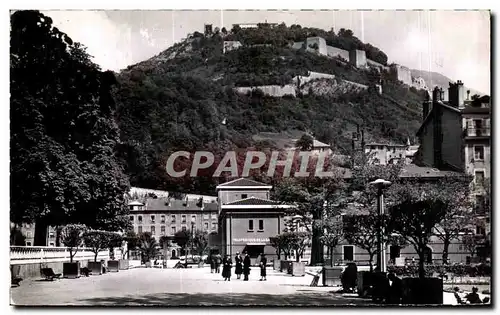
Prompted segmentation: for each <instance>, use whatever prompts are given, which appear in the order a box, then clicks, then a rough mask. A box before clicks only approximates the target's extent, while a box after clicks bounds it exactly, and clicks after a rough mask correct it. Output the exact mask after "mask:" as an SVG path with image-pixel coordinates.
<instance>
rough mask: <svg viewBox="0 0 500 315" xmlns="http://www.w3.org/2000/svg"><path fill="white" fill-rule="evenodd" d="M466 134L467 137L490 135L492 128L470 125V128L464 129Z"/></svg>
mask: <svg viewBox="0 0 500 315" xmlns="http://www.w3.org/2000/svg"><path fill="white" fill-rule="evenodd" d="M464 136H465V137H466V138H476V137H489V136H490V128H485V127H482V128H475V127H469V128H466V129H465V130H464Z"/></svg>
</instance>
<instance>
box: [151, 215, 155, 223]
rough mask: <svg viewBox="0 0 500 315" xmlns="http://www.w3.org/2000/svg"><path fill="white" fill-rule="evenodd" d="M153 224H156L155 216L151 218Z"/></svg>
mask: <svg viewBox="0 0 500 315" xmlns="http://www.w3.org/2000/svg"><path fill="white" fill-rule="evenodd" d="M151 222H152V223H155V216H154V215H152V216H151Z"/></svg>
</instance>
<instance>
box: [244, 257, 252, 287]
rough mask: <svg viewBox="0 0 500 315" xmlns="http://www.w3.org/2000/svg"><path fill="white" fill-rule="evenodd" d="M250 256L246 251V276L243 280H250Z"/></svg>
mask: <svg viewBox="0 0 500 315" xmlns="http://www.w3.org/2000/svg"><path fill="white" fill-rule="evenodd" d="M250 263H251V262H250V256H248V253H247V252H245V258H243V275H244V276H245V278H244V279H243V281H248V275H249V274H250Z"/></svg>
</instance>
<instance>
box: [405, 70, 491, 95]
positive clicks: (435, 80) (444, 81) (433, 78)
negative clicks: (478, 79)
mask: <svg viewBox="0 0 500 315" xmlns="http://www.w3.org/2000/svg"><path fill="white" fill-rule="evenodd" d="M410 71H411V74H412V76H414V77H422V78H423V79H424V80H425V83H426V84H427V87H429V89H432V88H434V86H436V85H437V86H439V87H441V88H443V90H445V91H446V92H448V87H449V83H450V82H452V83H454V82H456V80H452V79H450V78H448V77H447V76H445V75H443V74H441V73H438V72H432V71H425V70H417V69H411V70H410ZM458 80H460V78H459V79H458ZM464 83H465V84H467V82H464ZM465 89H466V91H467V90H470V96H472V95H474V94H479V95H485V94H488V93H484V92H479V91H478V90H475V89H472V88H469V87H467V86H466V87H465Z"/></svg>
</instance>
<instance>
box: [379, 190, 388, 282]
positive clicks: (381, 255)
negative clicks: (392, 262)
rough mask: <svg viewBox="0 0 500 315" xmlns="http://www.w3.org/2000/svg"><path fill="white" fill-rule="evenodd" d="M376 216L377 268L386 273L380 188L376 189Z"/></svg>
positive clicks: (382, 200)
mask: <svg viewBox="0 0 500 315" xmlns="http://www.w3.org/2000/svg"><path fill="white" fill-rule="evenodd" d="M377 208H378V215H379V220H378V222H379V227H378V229H377V242H378V252H377V267H378V269H379V271H380V272H386V271H387V263H386V246H385V240H384V226H383V222H382V220H383V215H384V193H383V191H382V187H379V188H378V202H377Z"/></svg>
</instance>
